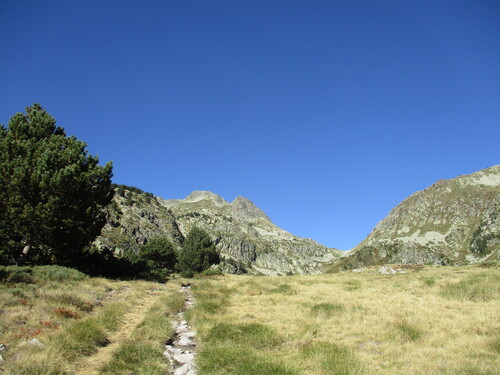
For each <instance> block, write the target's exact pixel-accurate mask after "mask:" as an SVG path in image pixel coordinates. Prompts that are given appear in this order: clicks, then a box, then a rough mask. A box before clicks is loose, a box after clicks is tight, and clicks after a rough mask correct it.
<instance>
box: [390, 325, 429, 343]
mask: <svg viewBox="0 0 500 375" xmlns="http://www.w3.org/2000/svg"><path fill="white" fill-rule="evenodd" d="M395 327H396V330H397V332H398V334H399V336H400V337H401V338H402V339H403V340H404V341H417V340H418V339H420V338H421V337H422V335H423V332H422V330H421V329H420V328H418V327H415V326H414V325H413V324H411V323H409V322H407V321H401V322H398V323H396V325H395Z"/></svg>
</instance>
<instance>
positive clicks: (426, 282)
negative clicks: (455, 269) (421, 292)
mask: <svg viewBox="0 0 500 375" xmlns="http://www.w3.org/2000/svg"><path fill="white" fill-rule="evenodd" d="M422 282H423V283H424V285H426V286H434V285H435V284H436V278H435V277H424V278H423V279H422Z"/></svg>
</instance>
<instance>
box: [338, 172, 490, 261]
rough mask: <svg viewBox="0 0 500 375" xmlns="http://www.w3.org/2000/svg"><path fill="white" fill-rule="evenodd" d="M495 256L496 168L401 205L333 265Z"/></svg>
mask: <svg viewBox="0 0 500 375" xmlns="http://www.w3.org/2000/svg"><path fill="white" fill-rule="evenodd" d="M499 255H500V165H495V166H493V167H491V168H487V169H484V170H482V171H479V172H476V173H472V174H470V175H465V176H459V177H457V178H454V179H451V180H439V181H438V182H436V183H435V184H434V185H432V186H430V187H428V188H427V189H425V190H423V191H419V192H417V193H415V194H413V195H411V196H410V197H409V198H407V199H405V200H404V201H403V202H402V203H400V204H399V205H398V206H397V207H395V208H394V209H393V210H392V211H391V212H390V214H389V215H388V216H387V217H386V218H385V219H383V220H382V221H381V222H380V223H379V224H378V225H377V226H376V227H375V229H373V231H372V232H371V233H370V234H369V235H368V237H367V238H366V239H365V240H364V241H363V242H361V243H360V244H359V245H358V246H356V247H355V248H354V249H353V250H351V251H350V252H349V253H348V254H346V255H345V256H343V257H342V258H341V259H339V260H338V261H336V262H335V263H334V267H333V268H337V269H350V268H359V267H360V266H366V265H377V264H435V265H444V264H456V263H462V262H467V261H472V262H477V261H482V260H486V259H498V258H499Z"/></svg>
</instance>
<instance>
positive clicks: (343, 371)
mask: <svg viewBox="0 0 500 375" xmlns="http://www.w3.org/2000/svg"><path fill="white" fill-rule="evenodd" d="M302 354H303V356H304V357H305V359H306V360H307V362H308V363H309V364H310V365H312V367H313V368H314V367H318V370H319V371H318V374H322V375H323V374H324V375H327V374H328V375H330V374H336V375H352V374H361V373H362V366H361V362H360V361H359V359H358V358H357V357H356V355H355V354H354V353H353V351H352V350H350V349H348V348H346V347H344V346H340V345H335V344H331V343H329V342H313V343H309V344H307V345H305V346H304V347H303V348H302Z"/></svg>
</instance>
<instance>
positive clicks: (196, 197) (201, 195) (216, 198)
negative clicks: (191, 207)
mask: <svg viewBox="0 0 500 375" xmlns="http://www.w3.org/2000/svg"><path fill="white" fill-rule="evenodd" d="M202 200H210V201H212V202H214V203H215V204H218V205H222V204H224V203H227V202H226V201H225V200H224V198H222V197H221V196H220V195H217V194H215V193H212V192H211V191H206V190H201V191H193V192H192V193H191V194H189V195H188V196H187V197H186V198H185V199H184V201H185V202H199V201H202Z"/></svg>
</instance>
